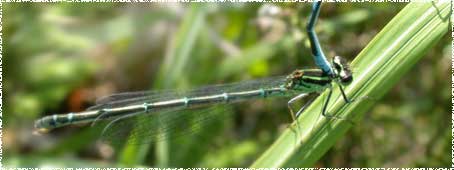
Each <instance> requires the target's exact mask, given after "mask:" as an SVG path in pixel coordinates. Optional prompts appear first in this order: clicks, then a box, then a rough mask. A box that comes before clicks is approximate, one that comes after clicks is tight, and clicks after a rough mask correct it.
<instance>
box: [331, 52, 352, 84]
mask: <svg viewBox="0 0 454 170" xmlns="http://www.w3.org/2000/svg"><path fill="white" fill-rule="evenodd" d="M332 64H333V67H334V72H335V74H336V76H337V77H338V78H339V80H340V82H341V83H342V84H349V83H351V82H352V81H353V76H352V71H351V70H350V65H348V63H347V60H345V59H344V58H342V57H340V56H335V57H334V58H333V60H332Z"/></svg>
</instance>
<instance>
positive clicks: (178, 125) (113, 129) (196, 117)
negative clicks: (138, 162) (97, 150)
mask: <svg viewBox="0 0 454 170" xmlns="http://www.w3.org/2000/svg"><path fill="white" fill-rule="evenodd" d="M230 115H231V112H229V111H227V110H226V105H225V104H219V105H215V106H211V107H206V108H196V109H189V110H168V111H165V112H158V113H155V114H148V115H146V114H142V115H138V116H135V117H132V118H125V119H120V120H118V121H116V122H114V123H112V124H110V125H109V126H107V127H106V128H105V129H104V132H103V134H102V136H101V139H102V140H103V141H104V142H107V143H110V144H112V145H119V144H122V143H128V144H133V145H141V144H147V143H155V142H158V141H161V140H168V139H171V140H173V141H175V140H180V139H183V138H185V137H189V136H194V135H196V136H200V135H203V134H202V133H201V131H207V130H208V131H210V130H213V129H212V128H213V126H216V125H220V124H221V123H222V122H223V121H224V120H226V119H229V118H230V117H231V116H230Z"/></svg>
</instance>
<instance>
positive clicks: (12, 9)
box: [3, 3, 451, 167]
mask: <svg viewBox="0 0 454 170" xmlns="http://www.w3.org/2000/svg"><path fill="white" fill-rule="evenodd" d="M405 5H406V4H405V3H399V4H397V3H393V4H391V3H339V4H334V3H327V4H323V5H322V8H321V14H320V20H319V22H318V23H317V25H316V31H317V32H318V35H319V39H320V41H321V44H322V47H323V48H324V51H325V54H327V56H329V57H332V56H334V55H340V56H343V57H346V58H347V59H348V60H349V61H352V60H353V59H354V57H355V56H356V55H357V54H358V53H359V52H360V51H361V49H362V48H364V47H365V46H366V45H367V43H368V42H369V41H370V40H371V39H372V38H373V37H374V36H375V35H376V34H377V33H378V32H379V31H380V30H381V29H382V28H383V27H384V26H385V25H386V24H387V23H388V22H389V21H390V20H391V19H392V17H393V16H394V15H396V14H397V13H398V11H399V10H401V9H402V8H403V7H404V6H405ZM310 7H311V4H309V3H282V4H260V3H249V4H241V3H238V4H226V3H211V4H170V3H169V4H157V3H154V4H119V3H115V4H114V3H86V4H70V3H64V4H50V3H34V4H28V3H8V4H4V6H3V9H4V13H3V16H4V22H3V24H4V25H3V26H4V27H3V33H4V34H3V35H4V39H3V40H4V52H5V53H4V54H5V55H4V56H5V57H4V60H3V61H4V65H3V67H4V69H5V71H4V73H6V74H4V75H5V77H4V82H3V83H4V92H5V93H4V94H5V95H4V97H5V98H4V99H5V100H4V106H5V107H4V114H3V115H4V118H3V121H4V126H3V128H4V129H3V146H4V147H3V149H4V150H3V151H4V153H3V155H4V165H5V166H6V167H116V166H145V167H156V166H159V167H169V166H170V167H246V166H249V165H250V164H251V163H252V162H253V161H254V160H255V159H257V158H258V157H259V156H260V155H261V154H262V153H263V152H264V151H265V150H266V149H267V148H268V147H269V146H270V145H271V144H272V143H273V141H274V140H275V139H277V137H278V136H279V134H280V132H281V131H282V130H283V129H284V128H286V127H287V126H288V124H289V123H290V122H291V117H290V116H289V114H288V113H289V111H288V109H287V107H286V103H287V99H282V98H281V99H276V100H269V99H267V100H260V101H251V102H247V103H244V104H236V105H233V106H231V107H230V106H228V107H227V108H223V109H222V112H229V113H231V115H232V116H229V117H228V119H225V120H222V121H219V122H218V124H217V126H216V127H217V128H214V129H212V130H210V131H208V132H205V133H208V134H204V137H202V138H197V137H192V138H190V139H193V141H191V140H182V141H169V142H164V143H156V144H150V145H148V146H136V145H128V144H125V145H119V146H110V145H107V144H105V143H102V142H99V140H98V139H99V133H100V131H102V129H103V126H102V125H96V126H93V127H90V126H89V125H87V126H71V127H65V128H60V129H57V130H54V131H51V132H50V133H47V134H36V133H35V129H34V128H33V121H34V120H36V119H38V118H40V117H42V116H46V115H51V114H55V113H66V112H77V111H83V110H84V109H86V108H87V107H89V106H91V105H93V104H94V103H95V101H96V98H99V97H102V96H105V95H109V94H112V93H117V92H124V91H137V90H151V89H174V88H177V89H190V88H194V87H198V86H202V85H209V84H221V83H229V82H237V81H244V80H252V79H258V78H265V77H271V76H279V75H286V74H288V73H290V72H292V71H293V70H294V69H297V68H307V67H309V68H311V67H315V65H314V63H313V59H312V56H311V53H310V47H309V41H308V39H307V36H306V34H305V32H303V31H304V28H305V25H304V24H305V23H306V21H307V18H308V16H309V14H310ZM446 29H448V28H446ZM449 41H450V38H449V36H448V35H447V36H445V38H443V39H442V40H441V41H440V42H439V43H438V44H437V45H436V46H435V47H434V48H433V49H431V50H430V51H429V53H428V54H427V55H426V57H424V58H422V60H421V61H420V62H419V63H418V64H417V65H416V67H414V68H413V69H411V71H410V72H409V73H408V74H406V75H407V76H405V77H403V78H402V80H401V81H400V82H399V83H398V84H397V85H396V86H395V87H394V88H393V89H392V90H391V91H390V92H389V93H388V94H386V95H385V97H384V98H382V99H380V100H378V101H377V102H376V105H375V107H373V109H371V110H370V111H369V112H368V113H367V114H366V116H365V118H364V120H363V121H362V122H360V123H359V124H357V125H355V126H353V128H352V129H351V130H350V131H349V132H348V133H347V135H345V137H344V138H343V139H341V140H340V141H338V142H337V144H336V145H335V146H334V147H333V148H332V149H330V150H329V151H328V152H327V153H326V154H325V155H324V156H323V157H322V159H321V160H320V161H319V162H318V163H317V164H316V167H421V166H424V167H427V166H429V167H439V166H444V167H445V166H449V165H450V164H449V163H450V156H449V155H450V149H449V148H450V146H451V145H450V142H449V141H450V140H449V139H450V138H451V135H450V131H451V129H450V128H448V127H450V126H449V118H448V110H449V99H450V93H449V91H450V90H449V89H450V87H449V79H448V78H447V77H448V76H449V68H450V64H449V63H450V55H449V54H451V51H450V49H451V48H450V47H451V46H450V43H449ZM353 71H354V68H353ZM443 115H444V116H443ZM205 135H207V136H205ZM207 138H209V139H207ZM194 139H197V140H196V142H195V141H194ZM118 140H124V139H121V138H119V139H118Z"/></svg>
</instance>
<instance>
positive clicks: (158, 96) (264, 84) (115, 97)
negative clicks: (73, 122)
mask: <svg viewBox="0 0 454 170" xmlns="http://www.w3.org/2000/svg"><path fill="white" fill-rule="evenodd" d="M285 81H286V78H285V76H278V77H271V78H265V79H258V80H251V81H243V82H239V83H232V84H223V85H212V86H205V87H202V88H199V89H195V90H191V91H186V92H179V91H175V90H162V91H138V92H125V93H117V94H112V95H110V96H106V97H102V98H100V99H98V100H97V101H96V105H95V106H92V107H90V108H88V110H99V109H104V108H113V107H122V106H127V105H133V104H143V103H152V102H156V101H164V100H172V99H179V98H183V97H195V96H205V95H211V94H221V93H227V92H235V91H244V90H255V89H260V88H270V87H279V86H280V85H282V84H284V83H285Z"/></svg>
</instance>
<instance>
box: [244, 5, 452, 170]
mask: <svg viewBox="0 0 454 170" xmlns="http://www.w3.org/2000/svg"><path fill="white" fill-rule="evenodd" d="M451 12H452V11H450V5H449V3H447V2H443V1H438V2H436V3H435V2H432V3H410V4H408V5H407V6H406V7H405V8H404V9H403V10H402V11H401V12H400V13H399V14H398V15H397V16H395V17H394V18H393V20H392V21H390V22H389V23H388V24H387V26H386V27H385V28H383V30H382V31H381V32H380V33H379V34H378V35H377V36H376V37H375V38H374V39H373V40H372V41H371V42H370V43H369V44H368V45H367V47H366V48H365V49H364V50H363V51H362V52H361V53H360V54H359V55H358V56H357V57H356V58H355V60H354V61H353V62H352V69H353V71H354V74H353V76H354V81H353V82H352V83H351V84H350V85H349V86H347V87H345V92H346V94H347V96H348V97H349V98H351V99H357V100H356V101H355V102H353V103H349V104H347V103H345V102H344V101H343V99H342V98H341V96H340V93H339V90H338V89H337V87H335V86H337V85H334V88H333V89H334V92H333V96H332V98H331V101H330V104H329V106H328V108H327V112H328V114H330V115H335V116H337V117H342V118H345V119H349V120H353V121H354V122H356V123H355V124H352V123H351V122H349V121H345V120H339V119H337V120H336V119H328V118H325V117H323V116H320V114H321V108H322V103H323V102H324V99H325V97H326V95H327V91H325V92H324V93H323V94H322V95H321V96H320V97H319V98H318V99H317V100H315V101H314V102H313V103H312V104H311V105H310V107H308V108H307V109H306V110H305V111H304V112H303V113H302V114H301V116H300V117H299V118H298V121H297V122H295V123H294V124H292V126H291V127H290V128H289V129H287V130H286V131H284V132H283V134H282V135H281V136H280V137H279V139H277V140H276V142H275V143H274V144H273V145H272V146H271V147H270V148H269V149H268V150H267V151H266V152H265V153H264V154H263V155H262V156H261V157H260V158H259V159H257V160H256V162H255V163H254V164H253V165H252V167H310V166H313V165H314V163H316V161H317V160H319V159H320V157H322V156H323V154H324V153H325V152H326V151H328V149H330V148H331V147H332V146H333V145H334V144H335V142H336V141H337V140H338V139H339V138H340V137H342V136H343V135H344V134H345V132H346V131H347V130H348V129H349V128H350V127H352V126H353V127H354V128H361V125H360V124H358V123H357V122H358V121H359V120H360V119H361V117H362V116H363V115H364V114H365V113H366V111H367V110H369V109H370V108H371V107H372V106H373V104H374V101H376V100H378V99H379V98H381V97H382V96H383V95H385V94H386V92H387V91H389V89H390V88H391V87H393V86H394V85H395V84H396V83H397V82H398V81H399V79H401V77H402V76H403V75H404V74H405V73H406V72H407V71H408V70H409V69H411V68H412V67H413V66H414V65H415V64H416V63H417V62H418V60H419V59H421V57H423V56H424V54H425V53H426V52H427V51H428V50H429V49H430V48H431V47H433V46H434V45H435V44H436V43H437V42H438V41H439V40H440V38H441V37H442V36H445V35H446V32H447V31H448V29H449V24H448V23H449V17H450V13H451ZM365 96H366V97H365Z"/></svg>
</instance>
